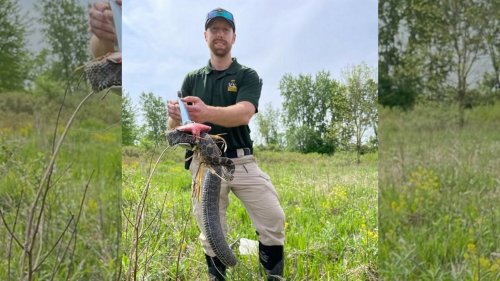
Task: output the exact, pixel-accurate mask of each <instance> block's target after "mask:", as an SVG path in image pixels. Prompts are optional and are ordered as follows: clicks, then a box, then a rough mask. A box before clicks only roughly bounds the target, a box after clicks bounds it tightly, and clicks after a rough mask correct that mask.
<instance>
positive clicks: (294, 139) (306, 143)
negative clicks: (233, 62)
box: [122, 64, 378, 159]
mask: <svg viewBox="0 0 500 281" xmlns="http://www.w3.org/2000/svg"><path fill="white" fill-rule="evenodd" d="M373 76H374V70H373V69H371V68H370V67H368V66H367V65H366V64H359V65H355V66H352V67H348V68H346V69H344V70H343V71H342V79H341V80H339V81H338V80H335V79H333V78H332V77H331V75H330V73H329V72H327V71H320V72H318V73H317V74H316V75H315V76H314V77H313V76H312V75H310V74H299V75H298V76H293V75H292V74H285V75H284V76H283V77H282V79H281V81H280V93H281V96H282V98H283V104H282V108H273V107H272V106H271V105H270V104H268V105H266V106H264V109H261V110H260V111H259V113H257V114H256V118H255V121H256V125H257V127H258V133H259V135H260V137H261V138H262V140H263V143H262V145H263V147H265V148H268V149H269V148H270V149H279V150H289V151H297V152H302V153H310V152H317V153H324V154H333V153H335V151H338V150H355V151H357V154H358V159H359V157H360V155H361V154H362V153H363V151H365V150H366V149H367V148H368V149H376V148H377V123H378V113H377V89H378V85H377V82H376V79H375V77H373ZM139 113H140V114H141V115H142V117H143V122H141V124H138V122H137V117H138V114H139ZM166 116H167V112H166V104H165V101H163V100H162V98H161V97H158V96H156V95H155V94H154V93H141V95H140V102H139V110H136V109H135V107H134V105H133V103H132V101H131V98H130V96H129V94H125V95H124V96H123V103H122V133H123V138H122V140H123V144H124V145H145V146H147V147H150V146H152V145H154V144H158V143H160V142H164V132H165V130H166Z"/></svg>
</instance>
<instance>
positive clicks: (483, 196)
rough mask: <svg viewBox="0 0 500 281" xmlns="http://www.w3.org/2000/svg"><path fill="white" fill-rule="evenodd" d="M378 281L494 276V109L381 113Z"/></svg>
mask: <svg viewBox="0 0 500 281" xmlns="http://www.w3.org/2000/svg"><path fill="white" fill-rule="evenodd" d="M379 112H380V120H381V123H380V132H381V136H380V144H381V146H380V162H379V190H380V199H379V200H380V201H379V202H380V204H379V214H380V216H379V222H380V241H379V249H380V256H379V267H380V269H379V270H380V275H381V277H382V278H383V279H384V280H499V279H500V252H499V249H500V243H499V242H500V240H499V239H498V233H500V229H499V223H500V220H499V218H500V209H499V208H498V206H499V205H500V192H499V186H500V174H499V173H498V171H500V161H499V158H498V154H499V152H500V134H499V133H498V124H499V123H498V120H500V104H497V105H496V106H488V107H478V108H475V109H473V110H470V111H468V112H467V117H466V118H467V123H466V125H465V127H464V128H459V127H458V126H457V123H458V122H457V121H456V120H457V118H456V115H455V113H456V112H458V110H457V109H456V108H453V107H451V106H448V107H444V106H441V107H437V106H432V105H426V106H417V107H416V108H415V109H414V110H413V111H410V112H402V111H398V110H390V109H381V110H380V111H379Z"/></svg>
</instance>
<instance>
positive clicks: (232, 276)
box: [122, 147, 378, 280]
mask: <svg viewBox="0 0 500 281" xmlns="http://www.w3.org/2000/svg"><path fill="white" fill-rule="evenodd" d="M123 153H124V156H123V206H124V210H123V213H124V214H125V216H126V217H127V218H126V219H123V222H124V226H123V232H122V236H123V245H124V250H125V251H124V253H123V258H122V262H123V268H124V272H126V269H127V268H129V267H130V263H131V262H133V261H131V260H130V258H129V257H130V255H129V251H128V250H130V246H129V245H131V244H132V243H133V242H134V238H133V237H134V235H133V233H132V228H131V226H132V224H133V219H134V218H133V214H134V212H135V210H136V208H137V204H138V202H139V200H140V197H141V194H142V192H143V189H144V187H145V185H144V183H145V181H146V178H147V175H148V173H149V171H150V169H151V166H152V162H154V160H153V159H156V158H157V157H158V153H159V149H158V151H157V152H156V153H153V152H144V151H142V150H140V149H138V148H133V147H126V148H124V152H123ZM256 157H257V160H258V163H259V165H260V167H261V169H262V170H264V171H265V172H266V173H268V174H269V175H270V176H271V179H272V181H273V184H274V186H275V187H276V189H277V192H278V194H279V196H280V201H281V205H282V207H283V209H284V211H285V215H286V241H285V264H286V266H285V277H286V278H287V280H375V278H376V271H377V263H376V260H377V240H378V229H377V160H378V159H377V155H376V154H367V155H365V156H364V157H363V158H362V164H361V165H359V166H358V165H356V164H355V161H356V156H355V154H351V153H338V154H336V155H335V156H330V157H329V156H322V155H318V154H308V155H304V154H298V153H288V152H286V153H285V152H269V151H256ZM190 182H191V179H190V174H189V172H188V171H186V170H184V168H183V151H182V150H181V149H175V150H167V154H166V155H165V156H164V158H163V160H162V161H161V162H160V164H159V165H158V167H156V171H155V174H154V176H153V179H152V182H151V185H150V186H149V193H148V197H147V199H146V204H145V213H144V216H143V217H142V219H143V227H142V228H141V229H142V230H141V234H142V236H141V239H140V241H139V247H138V248H139V249H141V251H140V254H139V256H138V259H137V260H138V264H139V269H138V271H137V272H136V273H137V276H138V277H141V278H145V279H146V280H175V278H178V279H179V280H206V278H207V271H206V264H205V260H204V254H203V250H202V247H201V245H200V243H199V241H198V235H199V230H198V227H197V225H196V222H195V220H194V217H193V215H192V210H191V188H190ZM230 202H231V203H230V205H229V208H228V211H227V213H228V216H227V221H228V226H229V234H228V242H229V243H230V244H231V245H233V247H234V248H233V251H234V252H235V253H236V255H237V257H238V259H239V261H240V262H239V263H238V265H237V266H236V267H234V268H231V269H230V270H229V272H228V274H227V275H228V280H262V277H261V269H260V268H259V261H258V257H257V255H249V256H248V255H245V256H243V255H240V254H239V253H238V240H239V239H240V238H248V239H252V240H257V239H258V237H257V235H256V233H255V230H254V229H253V227H252V224H251V220H250V218H249V216H248V215H247V213H246V211H245V209H244V207H243V206H242V204H241V203H240V201H239V200H238V199H237V198H236V197H235V196H234V195H233V194H231V195H230Z"/></svg>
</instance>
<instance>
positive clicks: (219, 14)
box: [205, 8, 236, 31]
mask: <svg viewBox="0 0 500 281" xmlns="http://www.w3.org/2000/svg"><path fill="white" fill-rule="evenodd" d="M217 18H221V19H225V20H226V21H227V22H228V23H229V25H231V27H232V28H233V31H236V27H235V26H234V17H233V14H231V13H230V12H228V11H226V10H224V9H222V8H216V9H213V10H212V11H210V12H209V13H208V14H207V20H206V21H205V30H207V28H208V25H209V24H210V23H211V22H212V21H213V20H215V19H217Z"/></svg>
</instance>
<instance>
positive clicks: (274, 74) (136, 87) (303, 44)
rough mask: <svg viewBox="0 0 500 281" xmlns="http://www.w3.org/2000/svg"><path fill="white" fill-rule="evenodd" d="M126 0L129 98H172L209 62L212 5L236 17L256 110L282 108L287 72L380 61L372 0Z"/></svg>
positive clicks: (239, 54)
mask: <svg viewBox="0 0 500 281" xmlns="http://www.w3.org/2000/svg"><path fill="white" fill-rule="evenodd" d="M123 2H124V3H123V11H122V22H123V27H122V34H123V39H122V40H123V46H124V47H123V62H124V66H123V90H124V91H125V92H126V93H128V94H129V95H130V96H131V97H132V100H133V101H134V103H138V100H139V99H138V97H139V95H140V94H141V93H142V92H153V93H154V94H155V95H157V96H160V97H162V98H163V100H165V101H166V100H170V99H174V98H176V93H177V91H178V90H180V87H181V85H182V81H183V79H184V77H185V75H186V74H187V73H188V72H190V71H192V70H195V69H199V68H201V67H203V66H205V65H206V64H207V63H208V59H209V56H210V52H209V49H208V47H207V45H206V42H205V40H204V37H203V32H204V31H205V30H204V25H205V19H206V15H207V13H208V12H209V11H210V10H212V9H214V8H217V7H222V8H224V9H226V10H228V11H230V12H231V13H233V15H234V17H235V24H236V42H235V44H234V45H233V49H232V55H233V57H236V58H237V59H238V62H239V63H240V64H243V65H246V66H248V67H251V68H253V69H254V70H256V71H257V73H258V74H259V76H260V77H261V78H262V80H263V88H262V94H261V99H260V104H259V108H263V107H264V106H265V105H266V104H268V103H271V104H272V106H273V107H275V108H276V107H281V103H282V98H281V96H280V92H279V89H278V87H279V82H280V79H281V77H282V76H283V75H284V74H285V73H290V74H292V75H294V76H297V75H299V74H311V75H313V76H314V75H315V74H316V73H317V72H319V71H321V70H326V71H329V72H330V73H331V77H332V78H334V79H340V75H341V71H342V69H344V68H346V67H350V66H353V65H357V64H360V63H362V62H364V63H366V64H367V65H368V66H370V67H372V68H375V67H377V60H378V43H377V28H378V19H377V1H376V0H363V1H359V0H358V1H348V0H310V1H303V0H300V1H299V0H287V1H285V0H274V1H269V0H253V1H234V0H233V1H206V0H194V1H181V0H169V1H165V0H141V1H127V0H124V1H123Z"/></svg>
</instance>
